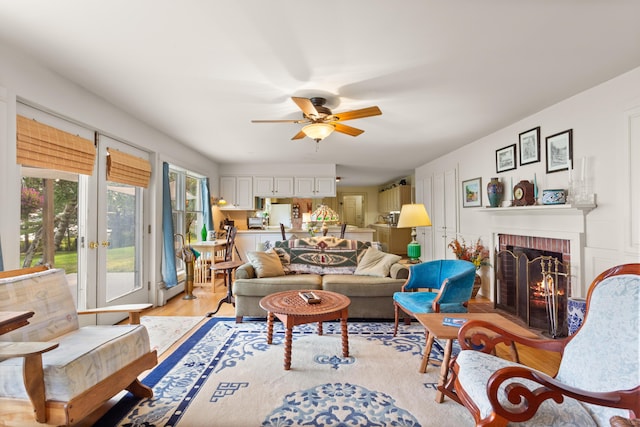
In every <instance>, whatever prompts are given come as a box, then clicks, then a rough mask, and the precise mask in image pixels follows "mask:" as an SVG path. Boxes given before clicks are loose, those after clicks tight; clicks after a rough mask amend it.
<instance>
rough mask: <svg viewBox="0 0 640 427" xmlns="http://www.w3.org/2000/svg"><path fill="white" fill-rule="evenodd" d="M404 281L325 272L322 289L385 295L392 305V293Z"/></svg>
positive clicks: (344, 292)
mask: <svg viewBox="0 0 640 427" xmlns="http://www.w3.org/2000/svg"><path fill="white" fill-rule="evenodd" d="M404 282H405V280H404V279H392V278H390V277H375V276H354V275H351V274H325V275H324V276H322V289H323V290H325V291H332V292H337V293H339V294H343V295H346V296H348V297H387V298H389V305H390V306H391V307H392V306H393V294H394V293H395V292H399V291H400V289H401V288H402V285H403V284H404Z"/></svg>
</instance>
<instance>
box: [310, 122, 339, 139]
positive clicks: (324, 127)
mask: <svg viewBox="0 0 640 427" xmlns="http://www.w3.org/2000/svg"><path fill="white" fill-rule="evenodd" d="M334 130H336V128H335V126H333V125H331V124H329V123H311V124H310V125H306V126H305V127H303V128H302V132H304V134H305V135H307V136H308V137H309V138H311V139H313V140H315V141H316V142H318V141H321V140H323V139H325V138H326V137H328V136H329V135H331V133H332V132H333V131H334Z"/></svg>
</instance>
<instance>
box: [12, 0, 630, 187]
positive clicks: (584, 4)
mask: <svg viewBox="0 0 640 427" xmlns="http://www.w3.org/2000/svg"><path fill="white" fill-rule="evenodd" d="M639 17H640V1H638V0H554V1H551V0H404V1H391V0H349V1H337V0H324V1H322V2H310V1H300V0H274V1H264V0H231V1H220V0H215V1H214V0H174V1H170V0H109V1H104V0H55V1H52V0H0V40H3V41H4V42H6V43H8V44H13V45H16V46H18V47H19V48H21V49H23V50H25V51H27V52H28V53H29V54H31V55H33V56H35V57H37V58H39V60H40V61H42V63H44V64H46V65H47V66H48V67H49V68H51V69H53V70H55V71H56V72H57V73H59V74H61V75H63V76H66V77H68V78H69V79H70V80H73V81H75V82H76V83H77V84H79V85H80V86H82V87H84V88H86V89H87V90H89V91H91V92H93V93H95V94H97V95H99V96H100V97H102V98H104V99H106V100H107V101H109V102H110V103H112V104H114V105H116V106H118V107H119V108H121V109H122V110H125V111H127V112H129V113H130V114H132V115H134V116H136V117H138V118H139V119H140V120H142V121H144V122H146V123H148V124H149V125H151V126H153V127H155V128H157V129H159V130H161V131H162V132H164V133H166V134H168V135H170V136H172V137H173V138H175V139H176V140H179V141H181V142H183V143H184V144H186V145H189V146H191V147H193V148H194V149H196V150H198V151H200V152H201V153H203V154H204V155H206V156H208V157H210V158H211V159H212V160H214V161H216V162H220V163H244V162H251V163H255V162H274V163H289V162H302V163H335V164H337V165H338V175H340V176H342V177H343V180H342V182H341V184H340V185H377V184H384V183H386V182H389V181H391V180H393V179H397V178H399V177H403V176H406V175H409V174H411V173H412V171H413V169H414V168H415V167H417V166H420V165H422V164H424V163H426V162H428V161H430V160H432V159H434V158H436V157H439V156H440V155H442V154H443V153H446V152H449V151H451V150H453V149H456V148H458V147H460V146H463V145H465V144H468V143H469V142H472V141H474V140H476V139H478V138H480V137H483V136H486V135H488V134H490V133H492V132H493V131H495V130H497V129H500V128H502V127H504V126H506V125H508V124H510V123H513V122H515V121H517V120H519V119H521V118H524V117H526V116H528V115H531V114H533V113H535V112H537V111H540V110H541V109H543V108H545V107H547V106H549V105H552V104H554V103H556V102H558V101H560V100H562V99H564V98H567V97H569V96H571V95H573V94H576V93H578V92H580V91H582V90H585V89H587V88H589V87H592V86H594V85H596V84H599V83H601V82H604V81H606V80H608V79H610V78H612V77H615V76H617V75H619V74H621V73H623V72H625V71H628V70H630V69H633V68H635V67H638V66H640V21H639ZM318 95H320V96H325V97H326V98H327V99H328V100H329V103H328V104H329V105H328V106H329V107H330V108H331V109H332V110H333V111H334V112H341V111H347V110H352V109H359V108H364V107H369V106H372V105H377V106H379V107H380V109H381V110H382V113H383V114H382V116H375V117H369V118H365V119H358V120H354V121H350V122H347V123H346V124H348V125H350V126H354V127H357V128H360V129H363V130H364V131H365V132H364V133H363V134H362V135H360V136H358V137H355V138H354V137H351V136H348V135H343V134H338V133H334V134H332V135H331V136H329V137H328V138H327V139H326V140H324V141H322V142H321V143H320V146H319V149H318V150H317V151H316V146H315V145H316V144H315V142H314V141H312V140H310V139H309V138H305V139H303V140H297V141H292V140H291V137H292V136H293V135H295V134H296V133H297V132H298V131H299V129H300V127H301V125H299V124H279V123H276V124H254V123H251V120H252V119H293V118H299V117H301V113H300V110H299V109H298V108H297V106H296V105H295V104H294V103H293V101H291V99H290V97H291V96H303V97H311V96H318ZM523 130H526V129H523ZM515 139H517V136H515V135H514V143H515V142H516V141H515Z"/></svg>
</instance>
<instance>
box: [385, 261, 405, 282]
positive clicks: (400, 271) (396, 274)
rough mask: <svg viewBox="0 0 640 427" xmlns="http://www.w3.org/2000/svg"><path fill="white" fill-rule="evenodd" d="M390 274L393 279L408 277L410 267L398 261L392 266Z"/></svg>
mask: <svg viewBox="0 0 640 427" xmlns="http://www.w3.org/2000/svg"><path fill="white" fill-rule="evenodd" d="M389 276H390V277H391V278H392V279H407V278H409V267H407V266H406V265H404V264H400V263H399V262H396V263H395V264H393V265H392V266H391V269H390V271H389Z"/></svg>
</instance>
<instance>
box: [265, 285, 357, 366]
mask: <svg viewBox="0 0 640 427" xmlns="http://www.w3.org/2000/svg"><path fill="white" fill-rule="evenodd" d="M300 292H313V293H314V294H316V295H317V296H318V297H319V298H320V303H318V304H309V303H307V302H306V301H305V300H304V299H302V297H301V296H300ZM349 304H351V300H350V299H349V298H348V297H346V296H344V295H342V294H338V293H335V292H329V291H317V290H296V291H285V292H277V293H275V294H271V295H267V296H266V297H264V298H262V299H261V300H260V307H262V308H263V309H265V310H266V311H267V343H268V344H271V343H272V341H273V318H274V316H275V317H277V318H278V319H280V321H281V322H282V323H283V325H284V326H285V328H286V329H285V339H284V369H285V370H287V371H288V370H289V369H291V342H292V339H293V327H294V326H295V325H302V324H305V323H312V322H318V335H322V322H324V321H328V320H336V319H340V324H341V328H342V357H349V335H348V334H347V318H348V308H349Z"/></svg>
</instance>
